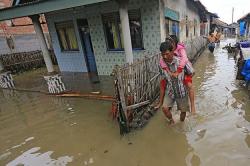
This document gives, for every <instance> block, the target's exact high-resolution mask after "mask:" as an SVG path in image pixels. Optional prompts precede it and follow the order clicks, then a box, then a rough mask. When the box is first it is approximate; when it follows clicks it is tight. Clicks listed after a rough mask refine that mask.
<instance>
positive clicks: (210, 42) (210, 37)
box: [204, 31, 216, 53]
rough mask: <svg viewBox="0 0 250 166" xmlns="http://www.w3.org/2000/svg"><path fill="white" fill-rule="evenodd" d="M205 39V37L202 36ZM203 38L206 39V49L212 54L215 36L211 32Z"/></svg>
mask: <svg viewBox="0 0 250 166" xmlns="http://www.w3.org/2000/svg"><path fill="white" fill-rule="evenodd" d="M204 37H205V36H204ZM205 38H207V40H208V42H209V43H208V49H209V51H210V52H211V53H213V52H214V48H215V40H216V39H215V35H214V34H213V32H211V31H210V32H209V35H208V37H205Z"/></svg>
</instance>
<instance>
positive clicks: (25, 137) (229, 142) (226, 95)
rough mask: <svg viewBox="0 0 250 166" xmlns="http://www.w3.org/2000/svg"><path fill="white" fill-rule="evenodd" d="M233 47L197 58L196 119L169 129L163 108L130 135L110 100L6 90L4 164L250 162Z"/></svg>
mask: <svg viewBox="0 0 250 166" xmlns="http://www.w3.org/2000/svg"><path fill="white" fill-rule="evenodd" d="M234 42H235V41H234V40H233V39H227V40H225V41H222V42H221V45H220V46H219V47H217V48H216V49H215V52H214V55H213V54H211V53H209V52H208V50H207V49H206V50H205V51H204V53H203V54H202V55H201V56H200V57H199V58H198V60H197V62H196V64H195V66H194V67H195V69H196V74H195V76H194V86H195V89H196V107H197V115H195V116H193V117H192V116H191V117H188V118H187V119H186V121H185V122H184V123H181V122H178V120H177V123H176V124H175V125H174V126H173V127H170V126H168V125H167V121H166V119H165V118H164V115H163V113H162V112H161V111H159V112H158V113H157V114H156V115H155V116H154V117H153V118H152V119H151V121H150V123H149V124H148V125H147V126H146V127H145V128H144V129H143V130H138V131H136V132H133V133H131V134H129V135H127V136H125V137H121V136H120V135H119V128H118V124H117V123H116V122H115V121H112V119H111V116H110V115H109V112H110V110H111V103H110V102H106V101H96V100H87V99H80V98H56V97H49V96H46V95H43V94H40V93H21V92H12V91H8V90H0V165H7V166H16V165H18V166H22V165H25V166H49V165H51V166H52V165H72V166H78V165H83V166H84V165H93V166H95V165H96V166H113V165H114V166H152V165H156V166H163V165H164V166H165V165H176V166H182V165H193V166H196V165H197V166H198V165H205V166H210V165H214V166H221V165H228V166H234V165H239V166H245V165H249V162H250V149H249V148H250V132H249V131H250V123H249V122H250V102H249V97H248V94H247V91H246V89H244V87H242V86H240V84H239V82H238V81H236V80H235V70H236V69H235V61H234V58H233V56H231V55H228V53H227V51H226V50H222V47H223V46H225V45H226V44H227V43H234ZM174 118H175V119H176V118H178V116H177V115H176V116H174Z"/></svg>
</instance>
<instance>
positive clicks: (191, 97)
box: [187, 82, 195, 114]
mask: <svg viewBox="0 0 250 166" xmlns="http://www.w3.org/2000/svg"><path fill="white" fill-rule="evenodd" d="M187 88H188V94H189V100H190V105H191V113H192V114H194V113H195V103H194V100H195V99H194V87H193V84H192V83H191V82H188V83H187Z"/></svg>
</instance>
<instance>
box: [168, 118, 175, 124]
mask: <svg viewBox="0 0 250 166" xmlns="http://www.w3.org/2000/svg"><path fill="white" fill-rule="evenodd" d="M168 121H169V126H173V125H174V124H175V122H174V119H173V118H172V119H168Z"/></svg>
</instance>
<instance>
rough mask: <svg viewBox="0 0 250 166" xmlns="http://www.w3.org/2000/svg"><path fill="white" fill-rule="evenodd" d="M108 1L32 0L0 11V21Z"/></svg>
mask: <svg viewBox="0 0 250 166" xmlns="http://www.w3.org/2000/svg"><path fill="white" fill-rule="evenodd" d="M105 1H109V0H32V1H26V2H25V3H22V4H17V5H15V6H12V7H8V8H4V9H1V10H0V21H3V20H10V19H13V18H20V17H25V16H30V15H36V14H44V13H48V12H53V11H57V10H63V9H68V8H73V7H78V6H84V5H90V4H94V3H99V2H105Z"/></svg>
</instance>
